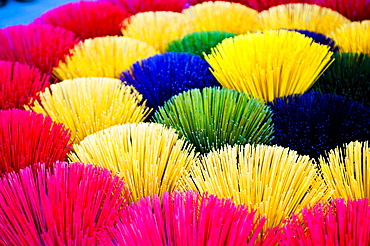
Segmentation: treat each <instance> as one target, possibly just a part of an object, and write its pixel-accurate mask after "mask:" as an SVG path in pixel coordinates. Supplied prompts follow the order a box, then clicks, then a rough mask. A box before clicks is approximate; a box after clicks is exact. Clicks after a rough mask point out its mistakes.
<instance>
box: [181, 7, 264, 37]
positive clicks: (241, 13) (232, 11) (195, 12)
mask: <svg viewBox="0 0 370 246" xmlns="http://www.w3.org/2000/svg"><path fill="white" fill-rule="evenodd" d="M183 13H184V14H185V15H187V16H189V17H190V18H191V20H192V22H193V25H194V26H195V31H226V32H231V33H235V34H243V33H247V32H249V31H252V30H257V29H258V21H257V16H258V12H257V11H256V10H254V9H251V8H248V7H246V6H244V5H242V4H239V3H230V2H222V1H216V2H205V3H202V4H197V5H195V6H192V7H190V8H187V9H185V10H184V11H183Z"/></svg>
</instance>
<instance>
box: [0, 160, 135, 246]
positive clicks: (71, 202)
mask: <svg viewBox="0 0 370 246" xmlns="http://www.w3.org/2000/svg"><path fill="white" fill-rule="evenodd" d="M128 196H129V192H128V190H127V189H126V186H125V183H124V182H123V180H122V178H119V177H114V176H112V174H111V172H110V171H108V170H107V169H104V168H99V167H96V166H94V165H91V164H82V163H72V164H68V163H66V162H57V163H55V164H54V166H53V167H51V168H47V167H46V166H45V165H43V164H36V165H35V166H34V167H27V168H24V169H21V170H20V171H19V173H14V172H13V173H8V174H6V176H5V177H3V178H1V179H0V225H1V226H0V244H1V245H16V246H23V245H24V246H30V245H31V246H40V245H53V246H62V245H63V246H64V245H71V246H72V245H75V246H77V245H78V246H90V245H96V244H97V240H96V238H95V235H96V233H97V232H98V231H99V230H100V229H101V228H103V227H106V226H108V227H111V226H113V225H114V223H115V222H116V221H117V219H118V218H119V215H120V213H121V210H122V208H123V207H124V206H126V205H127V201H128V200H127V198H128Z"/></svg>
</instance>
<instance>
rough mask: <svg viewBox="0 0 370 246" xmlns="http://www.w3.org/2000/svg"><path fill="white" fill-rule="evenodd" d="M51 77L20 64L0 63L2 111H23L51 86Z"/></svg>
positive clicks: (0, 100) (0, 102) (0, 105)
mask: <svg viewBox="0 0 370 246" xmlns="http://www.w3.org/2000/svg"><path fill="white" fill-rule="evenodd" d="M49 79H50V76H49V75H46V74H43V73H41V72H40V70H39V69H37V68H35V67H30V66H28V65H25V64H20V63H18V62H7V61H0V109H12V108H18V109H23V106H24V105H28V106H31V105H33V102H34V101H35V100H36V99H38V96H37V93H38V92H39V91H43V90H44V89H45V88H46V87H48V86H49V85H50V82H49Z"/></svg>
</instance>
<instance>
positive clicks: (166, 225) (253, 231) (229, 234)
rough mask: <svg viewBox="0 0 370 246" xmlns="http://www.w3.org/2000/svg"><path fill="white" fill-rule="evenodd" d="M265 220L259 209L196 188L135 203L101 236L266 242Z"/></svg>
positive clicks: (147, 241) (158, 242)
mask: <svg viewBox="0 0 370 246" xmlns="http://www.w3.org/2000/svg"><path fill="white" fill-rule="evenodd" d="M265 221H266V219H265V218H264V217H262V218H261V217H259V216H257V215H256V211H255V210H252V211H249V210H248V208H247V207H246V206H245V205H235V204H234V203H233V202H232V201H231V200H230V199H219V198H217V197H216V196H214V195H207V194H202V195H199V194H198V193H196V192H193V191H188V192H176V191H175V192H173V193H168V192H165V193H163V195H162V196H161V197H158V196H157V195H154V196H152V197H150V196H148V197H146V198H142V199H141V200H140V201H138V202H137V203H136V204H131V205H130V206H129V207H128V209H127V212H126V213H124V214H123V216H122V217H121V220H120V222H119V223H117V225H116V226H115V227H114V228H112V227H111V228H109V229H108V230H107V231H106V232H105V233H101V235H100V237H99V239H100V243H102V244H103V245H132V246H134V245H155V246H162V245H189V246H195V245H220V246H221V245H235V246H236V245H263V244H261V242H258V240H257V236H258V234H259V233H260V232H261V230H262V226H263V224H264V223H265ZM111 234H113V235H114V238H113V240H112V239H111V238H110V235H111ZM273 242H275V243H276V242H277V240H271V241H270V243H273ZM270 245H272V244H270Z"/></svg>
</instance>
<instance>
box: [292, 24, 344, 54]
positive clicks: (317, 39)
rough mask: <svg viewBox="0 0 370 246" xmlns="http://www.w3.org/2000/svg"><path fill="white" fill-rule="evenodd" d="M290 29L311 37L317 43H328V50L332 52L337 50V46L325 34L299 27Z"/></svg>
mask: <svg viewBox="0 0 370 246" xmlns="http://www.w3.org/2000/svg"><path fill="white" fill-rule="evenodd" d="M290 31H295V32H299V33H301V34H303V35H305V36H306V37H310V38H312V39H313V41H315V42H316V43H318V44H323V45H328V46H330V51H332V52H337V51H339V47H338V46H337V45H336V44H335V42H334V40H333V39H331V38H329V37H328V36H325V35H324V34H321V33H317V32H311V31H307V30H299V29H292V30H290ZM334 54H335V53H334Z"/></svg>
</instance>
